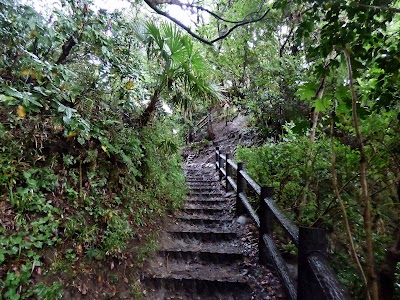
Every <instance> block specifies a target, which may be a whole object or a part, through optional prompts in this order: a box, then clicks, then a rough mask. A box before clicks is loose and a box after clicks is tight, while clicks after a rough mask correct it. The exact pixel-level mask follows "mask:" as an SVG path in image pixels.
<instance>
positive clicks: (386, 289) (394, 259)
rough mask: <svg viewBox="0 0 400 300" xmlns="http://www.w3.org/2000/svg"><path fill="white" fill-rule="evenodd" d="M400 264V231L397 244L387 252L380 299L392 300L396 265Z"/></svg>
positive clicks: (381, 279) (383, 265)
mask: <svg viewBox="0 0 400 300" xmlns="http://www.w3.org/2000/svg"><path fill="white" fill-rule="evenodd" d="M399 262H400V229H399V231H398V235H397V241H396V243H395V244H394V245H393V246H392V247H391V248H390V249H388V250H387V251H386V255H385V259H384V260H383V262H382V264H381V268H380V271H379V285H380V286H379V290H380V294H379V299H380V300H392V299H393V296H394V284H395V283H396V274H395V272H396V265H397V264H398V263H399Z"/></svg>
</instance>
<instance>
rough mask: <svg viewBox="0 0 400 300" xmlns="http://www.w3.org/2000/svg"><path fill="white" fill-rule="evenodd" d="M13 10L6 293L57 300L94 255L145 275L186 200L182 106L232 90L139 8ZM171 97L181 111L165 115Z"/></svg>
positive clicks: (12, 5) (0, 82)
mask: <svg viewBox="0 0 400 300" xmlns="http://www.w3.org/2000/svg"><path fill="white" fill-rule="evenodd" d="M0 11H1V14H0V24H1V25H0V40H1V41H0V43H1V48H0V103H1V106H0V119H1V123H0V135H1V139H0V153H1V155H0V195H1V196H0V225H1V226H0V286H1V288H0V290H1V296H0V298H4V299H26V298H29V297H31V296H32V295H35V296H36V297H37V298H40V299H43V298H46V299H53V298H58V297H59V296H60V295H61V292H62V290H63V288H64V289H65V288H67V287H68V286H73V285H74V282H75V281H76V279H74V277H78V278H81V277H83V278H86V277H87V276H85V270H86V269H88V268H90V269H92V268H93V260H95V261H100V262H104V264H108V263H106V262H107V261H108V262H110V259H111V258H116V259H119V260H125V261H129V263H131V264H132V266H139V265H140V262H141V261H142V260H143V258H144V255H145V254H146V252H147V251H149V250H151V249H152V248H154V240H153V239H152V238H151V237H152V236H153V233H152V232H153V231H154V229H155V228H156V227H155V226H156V223H157V221H159V220H160V217H161V216H163V215H165V214H166V213H167V212H168V211H171V210H173V209H176V208H177V207H179V206H180V205H181V204H182V201H183V199H184V195H185V193H186V187H185V184H184V177H183V174H182V171H181V157H180V153H179V149H180V147H181V140H182V139H181V135H182V130H181V126H182V125H183V123H182V120H183V118H182V116H181V113H179V112H182V113H183V112H185V111H186V110H185V108H187V107H188V105H187V104H185V102H184V101H181V100H183V99H187V98H185V97H194V95H195V94H197V95H201V96H202V97H203V98H204V99H205V97H207V96H209V95H211V96H212V97H213V96H215V97H218V96H219V94H218V90H217V89H216V88H215V87H214V86H213V85H211V84H210V83H209V81H208V78H207V77H206V75H207V74H208V73H209V72H207V68H208V67H207V64H206V63H205V61H204V60H203V59H202V57H201V56H199V54H198V51H197V50H196V48H195V47H194V45H193V43H192V41H191V40H190V39H189V38H188V37H187V36H184V35H182V34H181V33H180V32H179V31H178V30H177V29H176V28H174V27H173V26H171V25H169V24H161V25H159V26H156V25H155V23H153V22H151V21H149V22H147V23H146V22H145V21H144V19H145V17H146V16H145V15H143V14H142V13H140V12H139V11H135V9H134V8H133V12H132V13H131V15H122V14H121V13H112V14H109V13H107V12H105V11H102V10H100V11H95V10H93V9H91V7H90V6H89V5H88V4H86V3H80V2H76V1H67V2H62V5H60V6H59V7H58V8H57V9H54V10H53V11H50V12H49V13H48V15H47V16H44V15H42V14H40V13H38V12H37V11H35V10H34V9H33V8H31V7H29V6H24V5H21V4H19V3H16V2H14V1H1V2H0ZM146 54H148V55H146ZM161 99H163V101H164V103H167V102H168V101H169V102H168V103H169V104H170V106H171V107H172V108H173V109H174V110H176V111H177V113H176V114H169V113H166V112H165V111H163V110H159V112H158V113H157V114H156V113H155V111H156V108H158V107H161V106H162V105H161ZM210 99H211V98H210ZM146 100H147V102H146ZM146 103H147V104H146ZM191 103H192V105H194V101H192V102H191ZM146 105H147V108H146V107H145V106H146ZM175 107H176V108H177V109H175ZM182 115H183V114H182ZM104 264H103V265H100V266H98V267H97V270H94V271H92V273H94V275H93V276H96V274H97V275H98V274H103V273H101V269H102V268H103V269H104ZM113 265H114V263H113ZM107 269H109V266H107ZM112 269H113V268H112ZM132 269H134V268H132ZM96 272H97V273H96ZM99 272H100V273H99ZM92 273H91V274H92ZM133 275H134V274H133ZM133 275H132V276H133ZM68 276H69V277H68ZM98 276H100V275H98ZM124 276H126V277H128V275H124ZM102 277H103V279H101V283H102V284H101V285H100V286H106V287H108V290H107V291H106V292H104V293H105V294H106V295H113V294H114V295H115V285H116V284H117V283H118V282H122V281H123V280H125V279H126V280H125V281H126V283H127V284H126V286H125V287H124V288H125V289H127V290H129V289H132V293H133V295H131V297H135V296H134V294H135V292H136V291H137V287H136V286H135V282H136V279H135V278H134V277H132V278H129V284H128V278H121V274H120V273H118V272H113V271H112V270H110V271H109V272H108V273H105V274H103V275H102V276H100V277H98V278H102ZM118 277H119V278H118ZM96 278H97V276H96ZM116 278H117V279H116ZM74 280H75V281H74ZM96 280H97V279H96ZM99 280H100V279H99ZM99 282H100V281H99ZM110 286H111V288H110ZM75 287H78V289H79V291H82V294H86V293H87V289H88V288H90V287H85V288H84V287H82V284H81V285H79V284H78V285H77V284H75ZM99 290H101V289H99ZM104 293H103V294H104Z"/></svg>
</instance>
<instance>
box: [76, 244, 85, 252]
mask: <svg viewBox="0 0 400 300" xmlns="http://www.w3.org/2000/svg"><path fill="white" fill-rule="evenodd" d="M82 252H83V248H82V245H81V244H79V245H78V246H77V247H76V253H77V254H78V255H82Z"/></svg>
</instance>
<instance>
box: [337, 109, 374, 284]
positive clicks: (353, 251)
mask: <svg viewBox="0 0 400 300" xmlns="http://www.w3.org/2000/svg"><path fill="white" fill-rule="evenodd" d="M334 122H335V121H334V114H333V115H332V121H331V161H332V167H331V173H332V185H333V190H334V192H335V195H336V198H337V200H338V201H339V205H340V209H341V210H342V213H343V221H344V227H345V230H346V234H347V238H348V241H349V247H350V248H349V249H350V254H351V257H352V259H353V261H354V264H355V265H356V267H357V269H358V271H359V272H360V275H361V279H362V282H363V284H364V288H365V289H367V288H368V281H367V277H366V276H365V273H364V270H363V268H362V265H361V263H360V260H359V258H358V256H357V252H356V246H355V245H354V239H353V235H352V233H351V228H350V222H349V218H348V216H347V210H346V206H345V204H344V201H343V199H342V196H341V194H340V191H339V184H338V179H337V172H336V150H335V141H334V139H333V129H334Z"/></svg>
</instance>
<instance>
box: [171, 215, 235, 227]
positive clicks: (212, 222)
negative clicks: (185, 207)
mask: <svg viewBox="0 0 400 300" xmlns="http://www.w3.org/2000/svg"><path fill="white" fill-rule="evenodd" d="M207 217H208V218H207ZM177 222H179V223H186V224H193V225H203V226H210V227H217V226H227V225H230V224H232V219H231V218H223V217H222V218H213V217H209V216H199V217H196V216H182V217H178V218H177Z"/></svg>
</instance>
